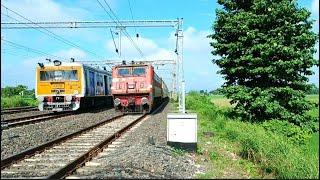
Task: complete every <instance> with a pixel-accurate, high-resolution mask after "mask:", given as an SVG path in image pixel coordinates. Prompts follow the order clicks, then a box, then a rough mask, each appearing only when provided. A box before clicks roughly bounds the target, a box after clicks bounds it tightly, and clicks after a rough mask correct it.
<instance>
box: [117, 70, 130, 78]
mask: <svg viewBox="0 0 320 180" xmlns="http://www.w3.org/2000/svg"><path fill="white" fill-rule="evenodd" d="M118 75H119V76H127V75H129V68H121V69H118Z"/></svg>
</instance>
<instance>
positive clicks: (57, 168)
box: [1, 115, 145, 179]
mask: <svg viewBox="0 0 320 180" xmlns="http://www.w3.org/2000/svg"><path fill="white" fill-rule="evenodd" d="M144 117H145V115H121V116H117V117H115V118H112V119H108V120H105V121H103V122H101V123H98V124H96V125H93V126H91V127H89V128H86V129H83V130H81V131H78V132H75V133H72V134H69V135H67V136H64V137H62V138H58V139H55V140H53V141H50V142H48V143H45V144H43V145H40V146H38V147H36V148H32V149H29V150H26V151H24V152H21V153H19V154H17V155H13V156H11V157H8V158H6V159H4V160H2V161H1V169H2V170H1V178H55V179H56V178H64V177H65V176H67V175H68V174H70V173H71V172H72V171H73V170H75V169H76V168H78V167H79V166H80V165H82V164H83V163H85V162H86V161H88V160H90V159H91V158H92V157H93V156H95V155H96V154H97V153H99V152H100V151H101V150H102V148H103V147H105V146H107V145H108V144H109V143H110V142H112V141H113V140H114V139H116V138H118V137H119V136H120V134H122V133H124V132H125V131H126V130H128V129H130V128H131V127H132V126H133V125H134V124H136V123H138V122H139V121H140V120H142V119H143V118H144Z"/></svg>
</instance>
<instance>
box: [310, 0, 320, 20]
mask: <svg viewBox="0 0 320 180" xmlns="http://www.w3.org/2000/svg"><path fill="white" fill-rule="evenodd" d="M311 9H312V12H313V13H315V14H317V15H318V17H319V0H313V1H312V6H311Z"/></svg>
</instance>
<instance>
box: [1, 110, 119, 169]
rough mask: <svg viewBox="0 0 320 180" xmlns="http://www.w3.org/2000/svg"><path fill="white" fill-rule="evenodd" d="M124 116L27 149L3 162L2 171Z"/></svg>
mask: <svg viewBox="0 0 320 180" xmlns="http://www.w3.org/2000/svg"><path fill="white" fill-rule="evenodd" d="M122 116H123V115H119V116H115V117H113V118H111V119H107V120H105V121H102V122H100V123H97V124H95V125H92V126H90V127H87V128H84V129H82V130H79V131H77V132H74V133H70V134H68V135H65V136H63V137H58V138H56V139H54V140H52V141H49V142H46V143H43V144H41V145H39V146H37V147H33V148H29V149H27V150H25V151H22V152H20V153H18V154H15V155H12V156H10V157H8V158H5V159H3V160H1V169H4V168H6V167H8V166H10V165H11V164H13V163H15V162H18V161H21V160H23V159H25V158H27V157H29V156H32V155H34V154H36V153H39V152H42V151H44V150H45V149H47V148H50V147H52V146H54V145H56V144H60V143H62V142H64V141H66V140H68V139H71V138H73V137H75V136H78V135H80V134H82V133H85V132H87V131H90V130H92V129H94V128H96V127H98V126H100V125H103V124H105V123H109V122H111V121H114V120H116V119H118V118H120V117H122Z"/></svg>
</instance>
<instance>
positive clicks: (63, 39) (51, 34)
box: [1, 4, 103, 58]
mask: <svg viewBox="0 0 320 180" xmlns="http://www.w3.org/2000/svg"><path fill="white" fill-rule="evenodd" d="M1 6H2V7H4V8H5V9H6V10H7V11H8V10H9V11H10V12H12V13H14V14H16V15H18V16H19V17H21V18H23V19H25V20H27V21H29V22H31V23H32V24H35V25H36V26H38V27H40V28H41V29H44V30H45V31H47V32H44V31H41V30H39V29H37V28H34V29H37V30H39V31H40V32H42V33H45V34H46V35H48V36H51V37H53V38H55V39H57V40H59V41H61V42H63V43H65V44H68V45H69V46H72V47H76V48H78V49H82V50H84V51H86V52H88V53H90V54H93V55H95V56H96V57H99V58H103V57H102V56H99V55H97V54H96V53H94V52H91V51H89V50H87V49H85V48H83V47H80V46H79V45H77V44H75V43H73V42H71V41H69V40H67V39H65V38H63V37H61V36H59V35H57V34H55V33H53V32H51V31H49V30H48V29H46V28H44V27H42V26H40V25H39V24H37V23H35V22H33V21H31V20H29V19H28V18H26V17H24V16H22V15H21V14H19V13H17V12H15V11H13V10H11V9H9V8H8V7H6V6H4V5H3V4H1ZM7 16H8V15H7ZM11 18H13V17H11ZM13 19H15V18H13ZM16 20H17V19H16ZM17 21H19V20H17ZM19 22H21V21H19ZM30 27H32V26H30ZM48 33H49V34H48Z"/></svg>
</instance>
